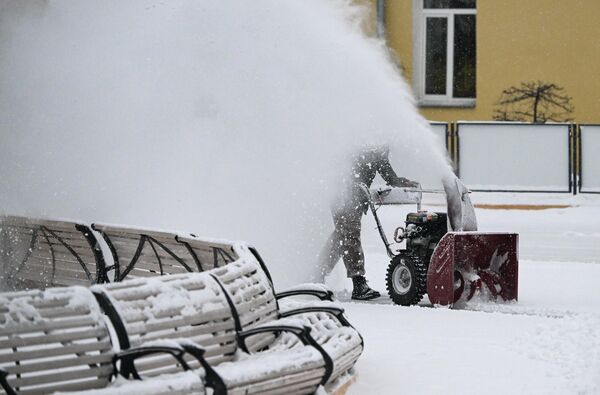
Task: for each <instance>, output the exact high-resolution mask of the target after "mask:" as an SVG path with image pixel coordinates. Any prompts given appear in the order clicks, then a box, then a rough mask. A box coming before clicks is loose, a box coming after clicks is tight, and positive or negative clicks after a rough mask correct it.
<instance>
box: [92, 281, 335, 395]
mask: <svg viewBox="0 0 600 395" xmlns="http://www.w3.org/2000/svg"><path fill="white" fill-rule="evenodd" d="M92 290H93V292H94V293H96V294H97V296H98V298H99V300H102V302H101V304H102V305H103V306H104V307H105V310H106V311H112V312H111V313H110V314H109V316H110V318H111V320H112V322H113V324H114V327H115V328H116V330H117V333H118V338H119V342H120V344H121V347H122V348H128V347H131V346H137V345H139V344H141V343H147V342H148V341H154V340H156V339H172V340H186V341H192V342H193V343H194V344H198V345H200V346H202V348H203V349H204V350H205V354H204V357H203V358H199V360H201V361H202V360H203V362H200V363H199V362H198V361H194V360H192V359H190V360H189V361H188V364H189V366H191V367H192V368H198V367H200V365H202V367H203V368H204V369H205V371H206V372H207V376H206V381H207V384H208V386H210V387H212V388H213V389H214V391H215V393H216V394H307V393H313V392H315V391H316V389H317V387H318V386H319V385H320V384H322V383H323V382H324V381H325V375H326V362H325V359H324V358H325V357H326V356H324V355H323V352H322V350H320V348H319V347H318V346H316V344H314V341H313V340H312V339H311V338H310V337H309V334H308V332H309V330H308V329H306V328H303V327H302V326H297V325H290V324H289V323H288V324H287V325H271V326H269V327H263V328H260V329H258V330H255V331H251V332H248V333H238V332H237V331H236V321H235V319H234V316H233V314H232V311H231V304H230V302H229V301H228V299H227V294H226V293H225V292H224V290H223V288H222V285H221V284H219V283H218V281H217V280H216V279H215V278H214V276H213V275H212V273H210V271H209V272H203V273H191V274H179V275H171V276H162V277H155V278H137V279H131V280H127V281H124V282H122V283H114V284H102V285H97V286H94V287H92ZM273 332H276V333H285V334H287V335H288V336H289V337H291V338H294V339H297V342H296V343H295V345H296V347H294V348H293V349H289V348H286V349H285V350H270V351H268V352H257V353H254V354H252V355H249V354H245V353H243V352H241V354H240V350H239V345H240V344H243V342H244V340H245V339H246V338H251V337H254V336H257V335H261V334H263V333H273ZM315 346H316V347H315ZM163 358H164V357H163ZM157 363H159V361H158V358H152V359H148V360H143V359H140V360H139V361H138V364H137V365H136V367H137V371H138V372H139V373H140V374H142V373H147V372H153V373H168V372H170V370H169V369H168V368H164V365H160V366H162V368H161V369H162V370H160V371H157V367H156V366H155V365H156V364H157Z"/></svg>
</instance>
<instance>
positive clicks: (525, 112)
mask: <svg viewBox="0 0 600 395" xmlns="http://www.w3.org/2000/svg"><path fill="white" fill-rule="evenodd" d="M571 100H572V98H571V97H570V96H568V95H567V94H565V92H564V89H563V88H562V87H560V86H558V85H556V84H553V83H547V82H542V81H537V82H522V83H521V86H519V87H516V86H511V87H510V88H508V89H505V90H503V91H502V95H501V96H500V99H499V100H498V101H497V102H496V108H495V110H494V115H493V117H494V119H495V120H497V121H523V122H534V123H546V122H548V121H553V122H568V121H572V120H573V119H572V118H571V117H570V115H571V114H572V113H573V111H574V110H575V108H574V107H573V104H572V103H571Z"/></svg>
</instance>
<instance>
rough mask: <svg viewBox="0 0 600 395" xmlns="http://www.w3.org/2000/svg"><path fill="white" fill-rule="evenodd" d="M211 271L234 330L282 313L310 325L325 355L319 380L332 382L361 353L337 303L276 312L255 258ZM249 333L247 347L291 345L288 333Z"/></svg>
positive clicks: (266, 323) (276, 320)
mask: <svg viewBox="0 0 600 395" xmlns="http://www.w3.org/2000/svg"><path fill="white" fill-rule="evenodd" d="M212 272H213V273H214V275H215V276H216V278H218V280H219V281H220V282H221V283H222V284H223V287H224V289H225V290H226V292H227V294H228V296H229V299H230V300H231V303H232V308H233V309H234V317H235V319H236V325H237V327H238V331H239V330H241V331H245V332H252V330H255V329H260V328H264V327H270V326H272V325H282V324H283V325H285V324H286V322H285V319H286V317H295V318H296V320H297V322H300V323H301V326H305V327H307V328H310V329H311V332H310V335H311V339H313V340H314V341H315V346H316V347H318V348H319V349H320V350H321V351H322V352H324V353H325V354H326V355H327V357H326V360H327V377H326V380H325V381H324V382H323V384H326V383H332V382H333V381H335V380H336V379H337V378H338V377H340V376H341V375H342V374H344V373H346V372H348V371H349V370H350V369H352V367H353V366H354V363H355V362H356V360H357V359H358V357H359V356H360V354H361V353H362V350H363V340H362V337H361V336H360V334H359V333H358V332H357V331H356V330H355V329H354V328H353V327H352V326H351V325H350V323H349V322H348V321H347V320H346V318H345V317H344V315H343V312H344V311H343V309H342V308H341V307H339V306H336V305H333V304H331V303H320V304H318V305H306V304H305V305H304V306H302V307H300V308H296V309H291V310H287V311H285V312H280V311H279V307H278V303H277V299H276V297H275V294H274V292H273V289H272V288H271V287H270V285H269V281H268V278H267V277H266V274H265V272H264V271H263V270H262V268H261V266H260V265H259V264H258V262H257V261H256V260H252V259H240V260H238V261H235V262H232V263H229V264H228V265H226V266H223V267H218V268H215V269H213V270H212ZM282 318H283V319H284V321H282V320H281V319H282ZM253 337H254V338H253V339H246V341H245V342H244V344H243V347H244V348H245V349H246V350H248V351H254V350H260V349H264V348H265V347H266V348H271V349H284V348H288V349H292V348H293V347H294V346H295V343H294V339H291V338H290V337H289V336H288V337H274V336H253Z"/></svg>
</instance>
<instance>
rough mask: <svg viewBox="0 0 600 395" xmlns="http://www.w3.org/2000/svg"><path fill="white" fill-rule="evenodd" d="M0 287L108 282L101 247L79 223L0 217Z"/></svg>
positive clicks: (39, 286) (42, 286)
mask: <svg viewBox="0 0 600 395" xmlns="http://www.w3.org/2000/svg"><path fill="white" fill-rule="evenodd" d="M0 276H1V277H2V278H1V280H2V281H1V282H0V284H3V285H4V289H12V290H21V289H30V288H42V289H43V288H46V287H52V286H65V285H91V284H96V283H101V282H104V281H106V277H105V263H104V259H103V254H102V250H101V246H100V245H99V244H98V241H97V239H96V237H95V235H94V232H92V231H91V229H90V228H89V227H88V226H87V225H85V224H83V223H78V222H69V221H55V220H42V219H33V218H25V217H15V216H12V217H8V216H4V217H0Z"/></svg>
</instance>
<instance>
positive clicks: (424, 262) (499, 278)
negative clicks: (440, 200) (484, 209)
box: [363, 178, 518, 308]
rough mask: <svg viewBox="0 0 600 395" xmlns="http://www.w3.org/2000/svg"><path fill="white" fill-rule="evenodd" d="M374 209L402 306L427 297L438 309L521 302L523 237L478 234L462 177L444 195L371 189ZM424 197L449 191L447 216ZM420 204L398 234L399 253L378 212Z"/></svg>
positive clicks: (390, 283)
mask: <svg viewBox="0 0 600 395" xmlns="http://www.w3.org/2000/svg"><path fill="white" fill-rule="evenodd" d="M363 191H364V192H365V193H366V194H367V195H368V197H369V199H368V202H369V208H370V209H371V212H372V213H373V217H374V218H375V222H376V224H377V228H378V230H379V234H380V236H381V239H382V240H383V242H384V244H385V246H386V249H387V253H388V255H389V257H390V258H391V262H390V264H389V266H388V269H387V276H386V285H387V291H388V294H389V296H390V298H391V300H392V301H393V302H394V303H396V304H399V305H403V306H409V305H414V304H417V303H419V302H420V301H421V299H422V298H423V295H424V294H425V293H427V295H428V297H429V300H430V302H431V303H433V304H434V305H447V306H451V307H457V308H460V307H464V306H465V305H466V304H467V303H468V302H470V301H475V300H485V301H487V300H504V301H509V300H516V299H517V296H518V292H517V288H518V251H517V245H518V235H517V234H515V233H484V232H477V221H476V219H475V210H474V208H473V205H472V204H471V200H470V199H469V191H468V190H467V188H466V187H465V186H464V185H463V184H462V182H461V181H460V180H459V179H458V178H455V179H451V180H444V191H441V190H439V191H438V190H424V189H421V188H416V189H412V188H393V189H385V190H381V189H379V190H369V189H368V188H367V187H366V186H363ZM423 193H445V194H446V202H447V205H448V213H440V212H429V211H422V210H421V199H422V194H423ZM407 203H416V205H417V212H413V213H409V214H407V216H406V222H405V226H404V227H398V228H397V229H396V231H395V233H394V241H395V243H397V244H395V246H398V245H400V243H402V242H406V243H405V247H404V248H397V249H394V248H393V247H392V243H389V242H388V240H387V236H386V234H385V232H384V230H383V228H382V226H381V222H380V221H379V217H378V215H377V210H378V209H379V208H380V207H381V206H383V205H396V204H407Z"/></svg>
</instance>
